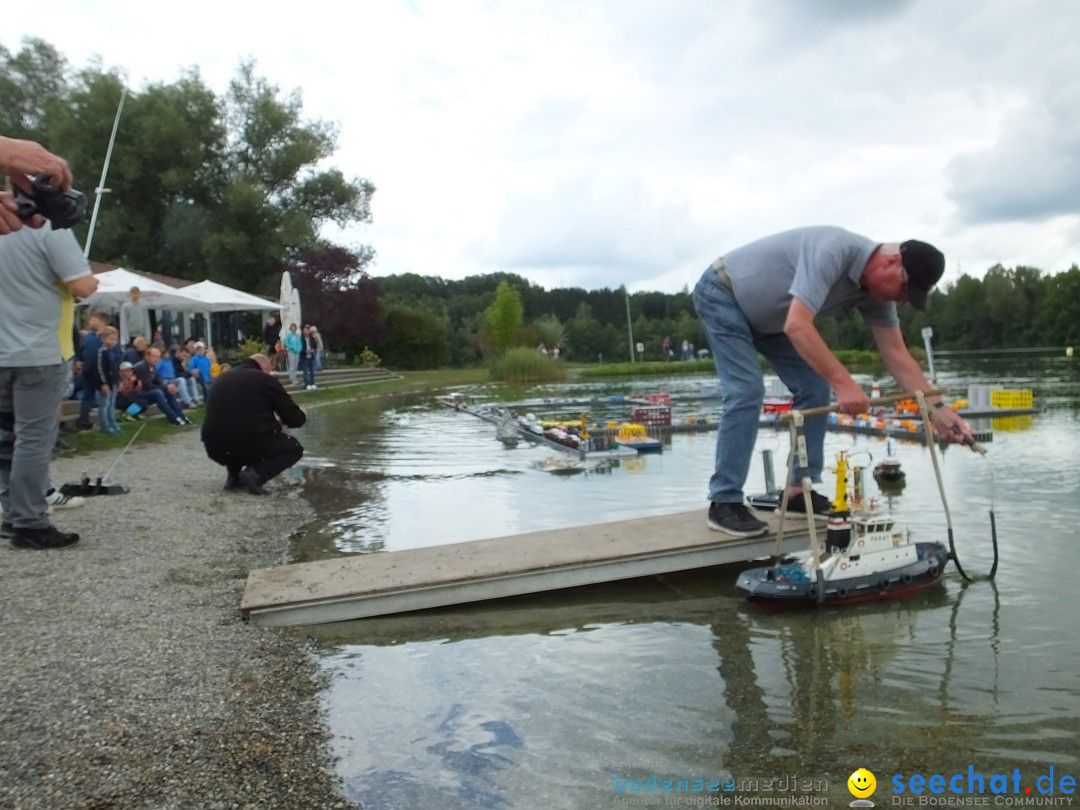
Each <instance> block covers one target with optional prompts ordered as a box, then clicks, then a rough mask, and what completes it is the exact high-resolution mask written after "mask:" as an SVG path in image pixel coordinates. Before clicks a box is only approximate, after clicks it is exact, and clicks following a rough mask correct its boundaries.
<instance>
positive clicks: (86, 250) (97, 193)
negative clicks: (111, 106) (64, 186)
mask: <svg viewBox="0 0 1080 810" xmlns="http://www.w3.org/2000/svg"><path fill="white" fill-rule="evenodd" d="M125 99H127V88H126V87H125V88H123V89H122V90H121V92H120V104H119V105H118V106H117V108H116V118H115V119H113V125H112V135H110V136H109V148H108V149H107V150H105V165H104V166H102V167H101V179H100V180H99V181H98V184H97V188H95V189H94V212H93V213H92V214H91V215H90V230H88V231H87V232H86V245H84V246H83V258H84V259H89V258H90V242H91V241H93V239H94V227H95V226H96V225H97V216H98V209H100V208H101V196H102V195H103V194H107V193H108V192H109V189H107V188H105V175H107V174H108V173H109V161H110V160H112V150H113V144H114V143H116V130H117V128H118V127H119V126H120V113H121V112H122V111H123V109H124V100H125Z"/></svg>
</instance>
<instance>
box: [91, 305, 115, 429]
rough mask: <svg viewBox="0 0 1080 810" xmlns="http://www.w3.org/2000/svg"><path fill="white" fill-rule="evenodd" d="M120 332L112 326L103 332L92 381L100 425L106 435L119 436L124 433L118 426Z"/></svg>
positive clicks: (92, 370) (92, 372) (92, 371)
mask: <svg viewBox="0 0 1080 810" xmlns="http://www.w3.org/2000/svg"><path fill="white" fill-rule="evenodd" d="M119 342H120V332H119V331H118V330H117V329H116V328H115V327H112V326H106V327H105V328H104V329H102V330H101V346H100V347H99V348H98V351H97V357H96V358H95V361H94V367H93V369H91V374H90V380H91V384H92V385H93V390H94V391H95V392H96V394H97V409H98V425H99V426H100V427H101V430H102V431H103V432H105V433H110V434H112V435H113V436H119V435H120V434H121V433H122V432H123V431H121V430H120V427H119V426H118V425H117V424H116V394H117V386H118V385H119V384H120V351H119V350H118V349H117V348H116V344H117V343H119Z"/></svg>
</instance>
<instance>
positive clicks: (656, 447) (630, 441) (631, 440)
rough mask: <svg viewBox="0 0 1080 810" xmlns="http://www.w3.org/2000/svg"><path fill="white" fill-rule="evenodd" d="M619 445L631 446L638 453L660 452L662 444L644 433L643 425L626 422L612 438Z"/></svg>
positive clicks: (662, 447)
mask: <svg viewBox="0 0 1080 810" xmlns="http://www.w3.org/2000/svg"><path fill="white" fill-rule="evenodd" d="M614 442H615V444H617V445H619V446H621V447H631V448H633V449H634V450H637V451H638V452H639V453H660V452H662V451H663V449H664V444H663V442H661V441H660V440H659V439H654V438H652V437H651V436H649V435H647V434H646V433H645V426H644V425H635V424H626V425H623V426H622V427H620V428H619V432H618V434H617V435H616V436H615V439H614Z"/></svg>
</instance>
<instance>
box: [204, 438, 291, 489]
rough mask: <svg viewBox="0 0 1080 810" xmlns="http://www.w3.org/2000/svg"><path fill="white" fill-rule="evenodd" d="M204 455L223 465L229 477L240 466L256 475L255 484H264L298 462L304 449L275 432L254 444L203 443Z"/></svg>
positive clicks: (234, 473)
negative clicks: (251, 470) (247, 468)
mask: <svg viewBox="0 0 1080 810" xmlns="http://www.w3.org/2000/svg"><path fill="white" fill-rule="evenodd" d="M206 455H207V456H208V457H209V458H210V460H211V461H216V462H217V463H218V464H221V465H223V466H224V467H225V469H226V470H228V473H229V477H230V478H235V477H236V476H237V475H238V474H239V473H240V470H242V469H244V467H250V468H251V469H253V470H254V471H255V473H256V474H257V475H258V476H259V483H260V484H264V483H266V482H267V481H269V480H270V479H271V478H273V477H274V476H276V475H278V474H280V473H282V472H284V471H285V470H287V469H289V467H291V466H292V465H293V464H295V463H296V462H298V461H299V460H300V458H301V456H303V455H304V448H303V446H302V445H301V444H300V442H298V441H297V440H296V439H294V438H293V437H292V436H290V435H288V434H287V433H277V434H275V435H274V437H273V438H272V439H268V440H266V441H264V442H260V443H258V444H249V445H241V446H237V445H221V444H206Z"/></svg>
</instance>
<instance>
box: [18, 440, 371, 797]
mask: <svg viewBox="0 0 1080 810" xmlns="http://www.w3.org/2000/svg"><path fill="white" fill-rule="evenodd" d="M116 456H117V453H116V452H110V453H99V454H94V455H83V456H78V457H72V458H59V459H56V460H55V461H54V462H53V465H52V474H53V478H54V480H55V481H56V482H57V483H58V484H59V483H63V482H65V481H75V480H78V479H79V477H80V476H81V475H82V473H83V471H84V470H86V471H88V472H89V473H90V474H91V476H94V475H97V474H99V473H100V472H101V471H102V470H103V469H105V468H107V467H108V466H109V465H111V464H112V463H113V461H114V460H115V459H116ZM111 477H112V478H113V479H114V480H117V481H122V482H123V483H125V484H127V485H128V486H129V487H130V489H131V491H130V492H129V493H127V494H125V495H118V496H107V497H106V496H98V497H94V498H88V499H87V502H86V505H85V506H83V507H81V508H78V509H66V510H62V511H59V510H58V511H57V512H56V513H55V514H54V515H53V521H54V523H55V524H56V525H57V526H59V527H60V528H62V529H64V530H68V531H71V530H74V531H78V532H79V533H80V535H81V536H82V539H81V541H80V542H79V543H78V544H77V545H76V546H74V547H72V548H69V549H63V550H59V551H27V550H18V549H14V548H12V547H11V546H10V544H9V541H7V540H4V541H3V543H2V545H0V592H2V604H3V618H2V622H0V808H13V809H14V808H18V809H20V810H21V809H22V808H27V809H28V810H36V808H43V809H45V810H62V809H63V808H186V809H188V810H190V809H191V808H222V809H223V810H224V808H259V809H260V810H262V808H290V810H295V809H296V808H324V807H325V808H335V807H336V808H347V807H351V806H352V805H350V804H349V803H348V802H346V801H345V800H344V799H343V798H342V794H341V792H340V786H339V783H338V780H337V778H336V776H335V774H334V768H333V764H332V762H331V761H330V759H329V757H328V754H327V751H328V747H327V734H326V730H325V726H324V724H323V722H322V718H321V716H320V705H319V690H320V689H321V688H322V685H323V684H322V683H321V682H320V680H319V673H318V668H317V666H316V663H315V661H314V660H313V658H312V656H311V654H310V653H309V652H308V651H307V649H306V648H305V640H304V638H303V637H302V636H301V635H298V634H296V633H293V632H289V631H276V630H267V629H261V628H254V627H251V626H249V625H247V624H246V623H245V622H243V621H242V620H241V619H240V617H239V612H238V609H237V606H238V605H239V601H240V594H241V591H242V589H243V586H244V580H245V577H246V576H247V573H248V571H249V570H251V569H253V568H260V567H265V566H271V565H279V564H281V563H283V562H285V561H286V551H287V545H288V536H289V534H290V532H291V531H292V530H293V529H294V528H295V527H297V526H298V525H300V524H301V523H303V522H304V521H305V520H306V519H307V518H309V517H310V509H309V507H308V505H307V504H306V502H305V501H304V500H303V499H302V498H300V497H298V496H299V492H298V490H297V489H296V488H293V487H289V486H288V485H286V484H283V483H278V482H276V481H275V482H272V483H271V485H270V486H271V495H270V496H268V497H256V496H252V495H248V494H246V493H225V492H223V491H222V483H223V481H224V471H223V469H222V468H221V467H219V466H218V465H216V464H214V463H213V462H211V461H209V460H208V459H207V458H206V456H205V455H204V453H203V449H202V444H201V442H200V441H199V435H198V430H197V429H192V430H184V431H182V432H181V431H178V432H177V435H175V436H171V437H169V438H168V439H167V440H165V441H161V442H158V443H155V444H148V445H145V446H140V445H139V443H138V442H136V444H135V445H134V446H133V447H132V448H131V449H130V450H129V451H128V452H127V453H126V454H125V455H124V457H123V458H122V459H121V460H120V462H119V463H118V464H117V465H116V468H115V470H114V471H113V473H112V476H111Z"/></svg>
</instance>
